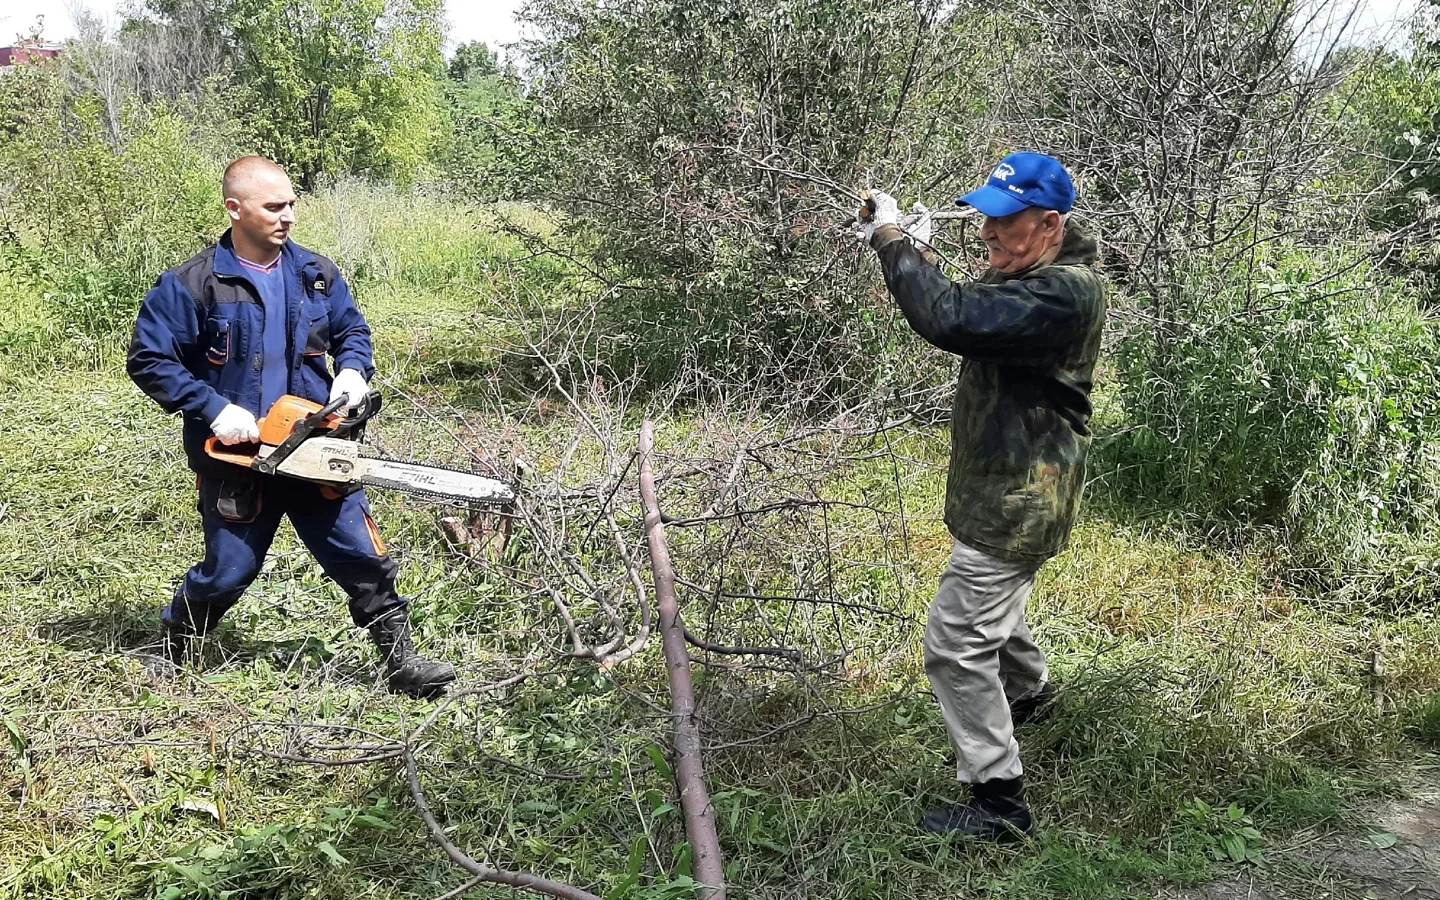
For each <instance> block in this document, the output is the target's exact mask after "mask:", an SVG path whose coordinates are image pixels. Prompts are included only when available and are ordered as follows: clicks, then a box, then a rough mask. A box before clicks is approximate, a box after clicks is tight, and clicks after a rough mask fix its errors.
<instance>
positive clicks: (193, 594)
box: [164, 475, 407, 634]
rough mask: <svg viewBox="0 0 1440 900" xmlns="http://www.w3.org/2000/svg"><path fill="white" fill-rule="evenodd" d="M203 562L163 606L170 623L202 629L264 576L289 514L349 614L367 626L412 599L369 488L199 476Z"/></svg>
mask: <svg viewBox="0 0 1440 900" xmlns="http://www.w3.org/2000/svg"><path fill="white" fill-rule="evenodd" d="M199 493H200V517H201V520H202V522H203V524H204V528H205V559H204V560H203V561H202V562H200V563H199V564H198V565H197V566H195V567H194V568H193V569H191V570H190V571H189V572H188V573H187V574H186V575H185V580H184V581H183V582H181V584H180V587H179V588H178V589H177V590H176V591H175V598H174V600H173V601H172V602H171V603H170V606H168V607H167V608H166V609H165V613H164V620H165V624H166V625H168V626H170V627H172V628H177V627H178V628H185V629H187V630H189V629H193V630H194V631H195V632H197V633H200V634H204V633H205V632H208V631H210V630H211V629H213V628H214V627H215V626H216V625H217V624H219V622H220V619H221V618H222V617H223V616H224V615H225V613H227V612H228V611H229V610H230V608H231V607H232V606H234V605H235V604H236V602H237V601H239V599H240V595H242V594H243V593H245V589H246V588H248V587H249V586H250V584H251V582H253V581H254V580H255V577H256V576H257V575H259V574H260V566H261V564H262V563H264V562H265V554H266V553H267V552H268V551H269V550H270V544H271V542H272V541H273V540H274V539H275V531H276V530H277V529H278V528H279V527H280V520H281V518H282V517H284V516H289V517H290V524H291V525H293V526H294V528H295V533H296V534H298V535H299V536H300V540H301V541H302V542H304V544H305V546H306V547H307V548H309V550H310V552H311V553H312V554H313V555H314V556H315V559H316V561H318V562H319V563H320V567H321V568H322V569H324V570H325V574H326V575H328V576H329V577H330V578H331V579H332V580H333V581H334V582H335V583H336V584H338V585H340V587H341V589H342V590H344V591H345V593H346V594H348V595H349V596H350V618H351V619H352V620H354V622H355V624H356V625H358V626H360V627H362V628H364V627H366V626H368V625H370V624H371V623H372V622H374V621H376V620H377V619H380V618H382V617H383V616H385V615H386V614H388V613H390V612H392V611H393V610H395V609H399V608H404V607H405V606H406V602H407V601H406V600H405V598H404V597H401V596H400V595H399V594H398V593H396V590H395V576H396V572H397V570H398V567H397V566H396V565H395V561H394V560H392V559H391V558H390V556H389V555H388V554H387V553H386V552H385V545H384V544H383V543H381V541H380V534H379V532H378V531H377V530H376V528H375V520H374V519H373V518H371V516H370V504H369V503H368V502H367V501H366V499H365V493H364V491H357V492H355V493H353V494H350V495H349V496H346V497H342V498H340V499H330V498H327V497H325V496H324V495H323V494H322V493H321V489H320V486H319V485H316V484H312V483H310V482H306V481H298V480H296V479H293V478H286V477H283V476H265V475H243V476H241V477H239V478H201V479H199Z"/></svg>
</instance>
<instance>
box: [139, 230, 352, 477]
mask: <svg viewBox="0 0 1440 900" xmlns="http://www.w3.org/2000/svg"><path fill="white" fill-rule="evenodd" d="M280 266H281V268H282V269H283V270H284V272H285V314H286V319H287V326H288V327H287V329H286V336H287V337H286V348H285V365H286V369H287V372H288V382H289V388H288V391H289V393H291V394H294V395H296V396H299V397H304V398H306V399H308V400H314V401H315V402H317V403H325V402H326V401H327V400H329V398H330V382H331V381H332V380H333V378H332V375H331V371H332V370H331V368H330V362H331V361H332V360H333V362H334V369H333V371H335V372H339V371H340V370H341V369H357V370H359V371H360V372H361V373H362V374H363V375H364V376H365V380H366V381H369V380H370V379H371V378H372V377H374V374H375V365H374V354H373V352H372V349H371V344H370V326H369V325H367V324H366V323H365V317H364V316H363V315H361V313H360V309H359V308H358V307H357V306H356V305H355V298H354V297H352V296H351V294H350V288H349V287H348V286H347V285H346V284H345V279H343V278H341V277H340V270H339V269H338V268H336V266H335V263H333V262H331V261H330V260H328V259H326V258H325V257H323V256H320V255H319V254H317V253H312V252H311V251H309V250H306V249H305V248H304V247H301V246H300V245H299V244H297V243H295V242H294V241H288V242H286V244H285V246H284V248H283V249H282V250H281V253H280ZM264 333H265V307H264V304H263V303H261V301H260V292H259V291H258V290H257V289H256V288H255V285H254V284H253V283H252V282H251V281H250V278H249V276H248V275H247V274H246V271H245V267H244V266H242V265H241V264H240V261H239V259H238V258H237V257H236V256H235V246H234V244H233V243H232V242H231V240H230V232H229V231H226V232H225V234H224V235H222V236H221V238H220V243H219V244H217V245H215V246H214V247H210V248H209V249H207V250H202V251H201V252H200V253H198V254H196V255H195V256H194V257H192V258H191V259H190V260H188V261H187V262H185V263H183V264H181V265H179V266H177V267H176V268H174V269H171V270H170V271H168V272H166V273H165V274H163V275H161V276H160V278H159V280H158V281H156V282H155V287H153V288H151V289H150V292H149V293H148V294H146V295H145V300H144V302H143V303H141V304H140V314H139V316H138V317H137V318H136V320H135V333H134V336H133V337H132V338H131V341H130V352H129V354H128V356H127V358H126V360H125V370H126V371H127V372H128V373H129V374H130V378H131V379H132V380H133V381H134V382H135V383H136V384H137V385H139V387H140V390H142V391H144V392H145V393H146V395H148V396H149V397H150V398H151V399H153V400H154V401H155V402H156V403H158V404H160V406H161V408H163V409H164V410H165V411H166V412H168V413H179V414H181V415H182V416H183V418H184V427H183V434H184V443H185V455H186V456H187V458H188V459H189V462H190V468H192V469H194V470H195V471H196V472H198V473H200V474H201V475H223V474H226V473H227V472H231V473H233V472H234V467H233V466H231V465H230V464H228V463H222V462H218V461H216V460H213V459H210V458H209V457H207V456H206V455H205V439H206V438H207V437H209V436H210V434H211V432H210V423H211V422H212V421H214V419H215V417H216V416H218V415H219V414H220V411H221V410H222V409H224V408H225V406H226V404H228V403H234V404H235V405H236V406H240V407H243V408H244V409H248V410H249V411H250V412H251V413H254V414H255V416H256V417H257V418H259V417H261V416H263V415H264V414H265V410H262V409H260V370H261V367H262V363H263V355H262V352H261V341H262V337H263V335H264Z"/></svg>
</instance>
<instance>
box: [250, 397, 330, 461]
mask: <svg viewBox="0 0 1440 900" xmlns="http://www.w3.org/2000/svg"><path fill="white" fill-rule="evenodd" d="M346 399H347V398H346V397H344V396H343V395H342V396H340V397H336V398H335V399H334V400H331V401H330V402H329V403H327V404H325V405H324V406H322V407H320V408H319V409H317V410H316V411H315V412H313V413H311V414H310V415H308V416H306V417H305V418H303V419H301V420H300V421H299V422H297V423H295V427H294V428H293V429H292V430H291V431H290V435H289V437H287V438H285V440H284V441H282V442H281V443H280V446H278V447H276V448H275V449H274V451H272V452H271V453H270V455H269V456H267V457H265V458H264V459H257V460H255V463H254V468H255V471H257V472H259V473H260V474H261V475H274V474H275V470H276V469H278V468H279V467H280V464H281V463H283V462H284V461H285V460H286V459H288V458H289V456H290V454H292V453H294V452H295V448H296V447H298V446H300V445H301V444H302V443H303V442H304V441H305V439H306V438H308V437H309V436H310V435H312V434H314V433H315V429H317V428H319V427H320V426H322V425H325V424H326V422H325V420H326V419H328V418H330V416H331V415H333V414H334V413H335V412H337V411H338V410H339V409H340V407H342V406H344V405H345V400H346ZM327 430H328V429H327Z"/></svg>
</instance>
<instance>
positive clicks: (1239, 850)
mask: <svg viewBox="0 0 1440 900" xmlns="http://www.w3.org/2000/svg"><path fill="white" fill-rule="evenodd" d="M1221 843H1222V844H1224V846H1225V855H1227V856H1229V857H1230V859H1231V861H1232V862H1237V863H1242V862H1244V861H1245V851H1246V849H1247V848H1246V846H1245V839H1244V838H1242V837H1241V836H1240V835H1238V834H1227V835H1225V837H1224V839H1223V840H1222V841H1221Z"/></svg>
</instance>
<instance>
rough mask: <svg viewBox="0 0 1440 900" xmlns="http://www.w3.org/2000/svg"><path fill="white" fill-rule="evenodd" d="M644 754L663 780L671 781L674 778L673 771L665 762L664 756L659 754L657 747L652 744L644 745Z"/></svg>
mask: <svg viewBox="0 0 1440 900" xmlns="http://www.w3.org/2000/svg"><path fill="white" fill-rule="evenodd" d="M645 753H646V754H647V755H648V756H649V757H650V762H652V763H653V764H654V765H655V771H657V772H659V773H660V774H661V775H662V776H664V777H665V778H672V779H673V778H674V777H675V771H674V770H673V769H671V768H670V764H669V763H668V762H666V761H665V754H664V753H662V752H661V750H660V748H659V747H658V746H657V745H655V744H654V743H650V744H646V745H645Z"/></svg>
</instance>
